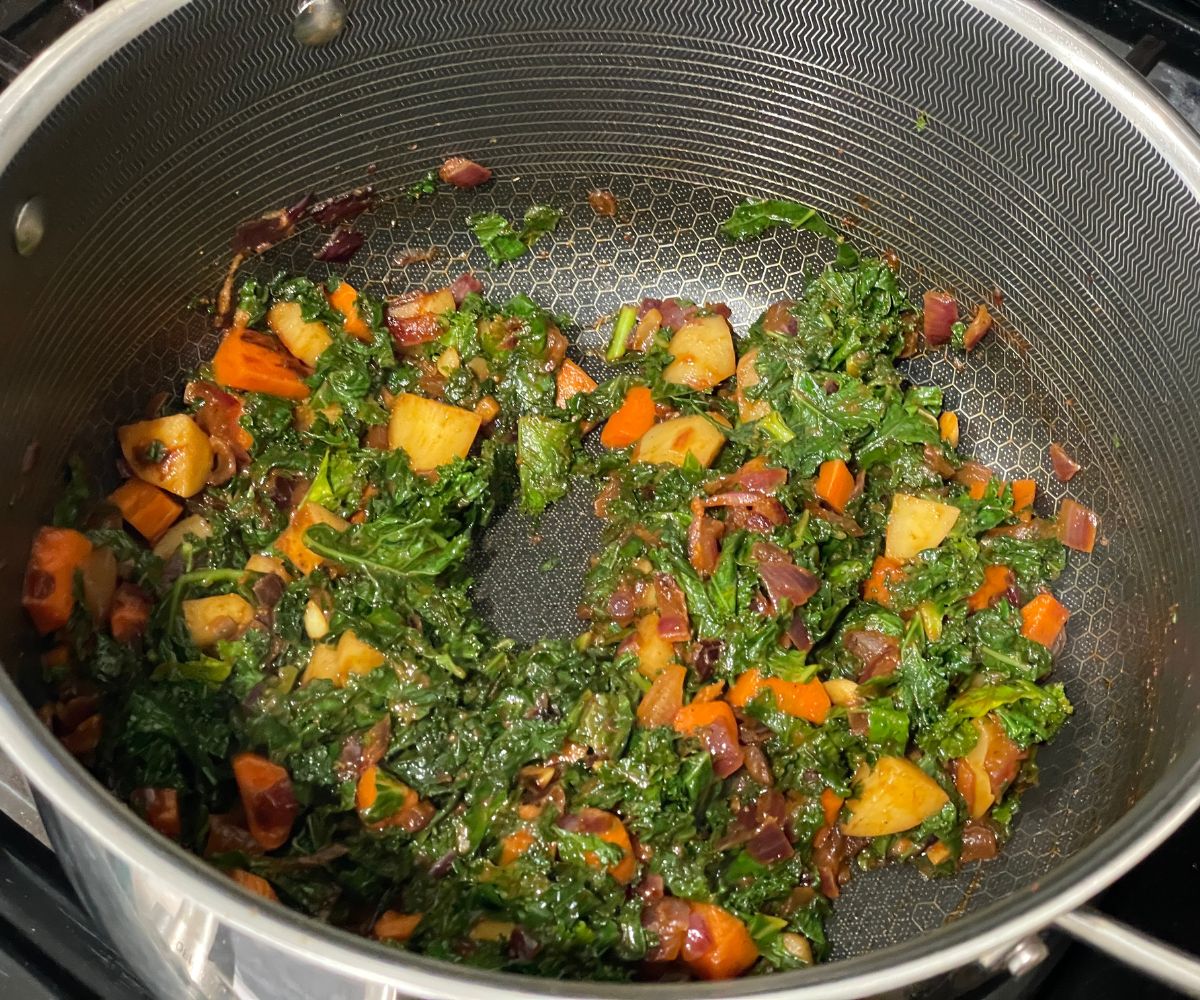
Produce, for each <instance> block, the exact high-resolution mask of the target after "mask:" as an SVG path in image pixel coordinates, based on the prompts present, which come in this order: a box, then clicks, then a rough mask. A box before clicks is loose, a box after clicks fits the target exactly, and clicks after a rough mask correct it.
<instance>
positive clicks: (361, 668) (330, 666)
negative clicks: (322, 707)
mask: <svg viewBox="0 0 1200 1000" xmlns="http://www.w3.org/2000/svg"><path fill="white" fill-rule="evenodd" d="M385 662H386V658H385V657H384V655H383V654H382V653H381V652H379V650H377V649H376V648H375V647H374V646H371V645H369V644H368V643H365V642H363V641H362V640H361V639H359V638H358V636H356V635H355V634H354V632H353V630H351V631H349V632H343V633H342V637H341V638H340V639H339V640H338V642H337V645H336V646H335V645H333V644H332V643H322V644H321V645H319V646H315V647H314V648H313V651H312V656H310V657H309V660H308V666H307V667H305V668H304V676H303V677H302V678H301V679H300V683H301V684H311V683H312V682H313V681H317V680H327V681H332V682H333V684H334V686H336V687H344V686H345V684H346V681H347V680H348V679H349V677H350V675H351V674H369V673H370V672H371V671H372V670H374V669H376V668H377V667H381V666H383V664H384V663H385Z"/></svg>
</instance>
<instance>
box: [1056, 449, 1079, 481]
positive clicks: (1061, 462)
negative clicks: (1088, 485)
mask: <svg viewBox="0 0 1200 1000" xmlns="http://www.w3.org/2000/svg"><path fill="white" fill-rule="evenodd" d="M1050 465H1051V467H1052V468H1053V469H1054V478H1055V479H1057V480H1058V481H1059V482H1060V483H1069V482H1070V481H1071V480H1072V479H1073V478H1074V477H1075V473H1077V472H1078V471H1079V470H1080V469H1082V468H1083V466H1082V465H1080V464H1079V463H1078V462H1076V461H1075V459H1073V458H1072V457H1071V456H1070V455H1068V454H1067V452H1066V449H1065V448H1063V446H1062V445H1061V444H1055V443H1054V442H1053V441H1051V442H1050Z"/></svg>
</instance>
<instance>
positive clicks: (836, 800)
mask: <svg viewBox="0 0 1200 1000" xmlns="http://www.w3.org/2000/svg"><path fill="white" fill-rule="evenodd" d="M845 801H846V800H845V799H843V798H842V797H841V796H840V795H838V793H837V792H835V791H834V790H833V789H832V788H826V789H825V790H824V791H823V792H822V793H821V811H822V812H824V813H825V825H826V826H833V825H834V824H835V823H836V822H837V818H838V814H839V813H840V812H841V811H842V803H843V802H845Z"/></svg>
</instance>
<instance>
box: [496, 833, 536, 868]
mask: <svg viewBox="0 0 1200 1000" xmlns="http://www.w3.org/2000/svg"><path fill="white" fill-rule="evenodd" d="M534 839H535V838H534V836H533V834H532V833H530V832H529V831H528V830H517V831H516V832H515V833H510V834H509V835H508V836H507V837H504V838H503V839H501V841H500V864H502V865H511V864H512V863H513V862H514V861H516V860H517V858H519V857H522V856H523V855H524V854H525V852H526V851H528V850H529V848H531V847H532V846H533V844H534Z"/></svg>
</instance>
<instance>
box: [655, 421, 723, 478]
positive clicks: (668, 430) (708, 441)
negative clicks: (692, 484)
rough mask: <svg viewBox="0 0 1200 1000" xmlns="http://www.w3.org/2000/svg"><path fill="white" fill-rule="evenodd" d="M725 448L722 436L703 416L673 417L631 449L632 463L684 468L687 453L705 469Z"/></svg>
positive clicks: (656, 425) (658, 425) (657, 425)
mask: <svg viewBox="0 0 1200 1000" xmlns="http://www.w3.org/2000/svg"><path fill="white" fill-rule="evenodd" d="M724 445H725V435H724V434H722V433H721V431H720V430H718V429H717V428H716V427H715V426H713V423H712V421H711V420H709V419H708V418H707V417H705V416H704V415H703V414H699V413H695V414H692V415H691V416H689V417H674V418H673V419H671V420H665V421H663V422H662V423H661V424H655V425H654V426H653V427H651V428H650V429H649V430H648V431H646V433H645V434H643V435H642V437H641V439H640V440H639V441H638V443H637V444H636V445H634V448H633V460H634V461H635V462H648V463H650V464H653V465H683V463H684V460H685V459H686V458H687V456H688V454H689V453H690V454H691V455H692V456H693V457H694V458H695V459H696V461H697V462H699V463H700V464H701V465H702V466H704V468H706V469H707V468H708V467H709V466H710V465H712V462H713V459H715V458H716V457H717V453H718V452H720V450H721V448H722V447H724Z"/></svg>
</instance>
